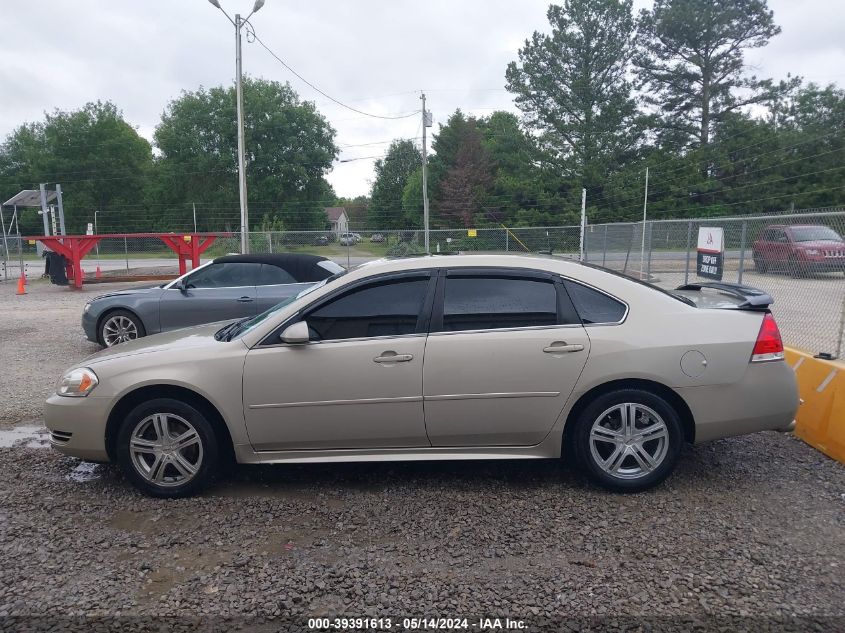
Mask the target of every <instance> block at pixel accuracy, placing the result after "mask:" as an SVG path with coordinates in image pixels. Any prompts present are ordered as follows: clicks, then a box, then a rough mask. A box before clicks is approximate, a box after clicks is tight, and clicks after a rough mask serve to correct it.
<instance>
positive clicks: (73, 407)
mask: <svg viewBox="0 0 845 633" xmlns="http://www.w3.org/2000/svg"><path fill="white" fill-rule="evenodd" d="M111 404H112V399H111V398H97V397H95V396H94V395H93V394H92V395H89V396H86V397H85V398H68V397H66V396H59V395H57V394H55V393H54V394H53V395H51V396H50V397H49V398H47V402H45V403H44V422H45V424H46V426H47V429H48V430H49V431H50V444H51V446H52V447H53V448H55V449H56V450H57V451H59V452H60V453H64V454H65V455H70V456H72V457H80V458H82V459H87V460H89V461H94V462H107V461H109V455H108V451H107V450H106V423H107V421H108V416H109V411H110V410H111Z"/></svg>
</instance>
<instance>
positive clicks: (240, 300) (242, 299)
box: [238, 297, 252, 303]
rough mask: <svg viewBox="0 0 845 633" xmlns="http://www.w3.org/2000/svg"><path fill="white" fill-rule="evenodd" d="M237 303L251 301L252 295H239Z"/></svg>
mask: <svg viewBox="0 0 845 633" xmlns="http://www.w3.org/2000/svg"><path fill="white" fill-rule="evenodd" d="M238 303H252V297H241V298H240V299H238Z"/></svg>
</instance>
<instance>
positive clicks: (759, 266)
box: [754, 255, 769, 274]
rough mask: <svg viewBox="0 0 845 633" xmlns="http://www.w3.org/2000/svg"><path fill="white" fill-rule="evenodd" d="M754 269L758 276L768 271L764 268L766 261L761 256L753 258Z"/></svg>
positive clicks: (766, 267)
mask: <svg viewBox="0 0 845 633" xmlns="http://www.w3.org/2000/svg"><path fill="white" fill-rule="evenodd" d="M754 269H755V270H756V271H757V272H758V273H760V274H765V273H766V271H767V270H769V267H768V266H766V260H765V259H763V257H762V256H758V255H755V256H754Z"/></svg>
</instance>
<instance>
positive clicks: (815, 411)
mask: <svg viewBox="0 0 845 633" xmlns="http://www.w3.org/2000/svg"><path fill="white" fill-rule="evenodd" d="M786 360H787V362H788V363H789V364H790V365H791V366H792V368H793V369H794V370H795V376H796V377H797V378H798V392H799V393H800V395H801V399H802V400H803V401H804V403H803V404H802V405H801V406H800V407H799V408H798V414H797V415H796V422H797V424H796V427H795V435H797V436H798V437H800V438H801V439H802V440H804V441H805V442H807V444H809V445H810V446H813V447H815V448H817V449H819V450H820V451H821V452H822V453H824V454H825V455H828V456H829V457H832V458H833V459H835V460H837V461H839V462H841V463H843V464H845V363H842V362H837V361H830V360H822V359H820V358H813V356H812V354H808V353H806V352H801V351H798V350H795V349H791V348H786Z"/></svg>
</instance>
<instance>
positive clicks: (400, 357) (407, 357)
mask: <svg viewBox="0 0 845 633" xmlns="http://www.w3.org/2000/svg"><path fill="white" fill-rule="evenodd" d="M411 360H414V355H413V354H397V353H396V352H382V354H381V356H376V357H375V358H374V359H373V362H374V363H407V362H408V361H411Z"/></svg>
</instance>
